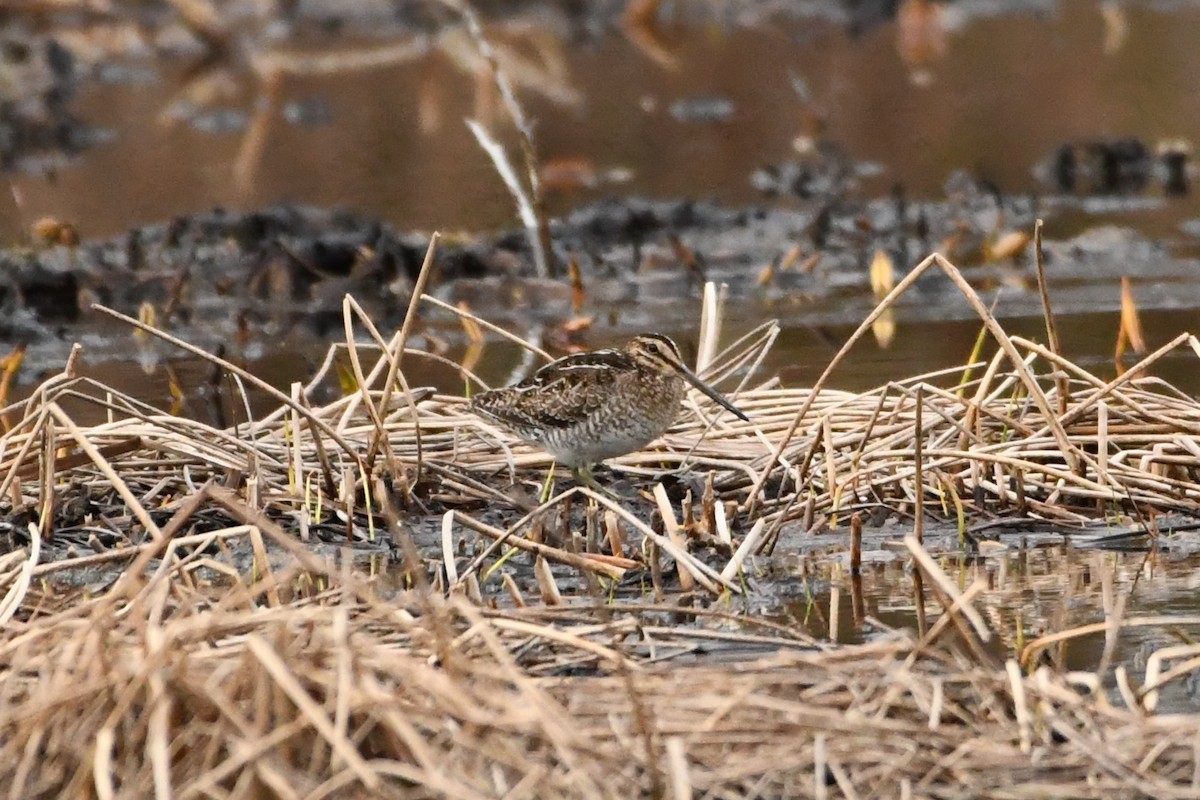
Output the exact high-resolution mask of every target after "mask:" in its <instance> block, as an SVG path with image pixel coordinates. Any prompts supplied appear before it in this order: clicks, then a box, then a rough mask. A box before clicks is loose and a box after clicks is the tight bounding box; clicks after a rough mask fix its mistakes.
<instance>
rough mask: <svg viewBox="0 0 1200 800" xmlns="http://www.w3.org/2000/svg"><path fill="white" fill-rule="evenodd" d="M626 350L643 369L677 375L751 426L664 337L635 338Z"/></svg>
mask: <svg viewBox="0 0 1200 800" xmlns="http://www.w3.org/2000/svg"><path fill="white" fill-rule="evenodd" d="M623 349H624V351H625V354H626V355H627V356H629V357H630V358H632V359H633V361H634V363H636V364H637V365H638V366H639V367H640V368H642V369H645V370H649V371H651V372H653V373H657V374H659V375H663V376H669V375H674V376H678V377H680V378H683V379H684V380H686V381H687V382H688V383H690V384H691V385H692V386H695V387H696V388H697V389H699V390H700V391H701V392H703V393H704V395H705V396H707V397H708V398H709V399H711V400H713V401H714V402H716V403H718V404H720V405H721V406H722V407H724V408H726V409H728V410H729V411H732V412H733V413H734V414H735V415H737V417H738V418H739V419H743V420H746V421H747V422H749V419H748V418H747V417H746V415H745V414H743V413H742V412H741V410H740V409H738V408H737V407H736V406H734V405H733V404H732V403H730V402H729V401H728V400H726V399H725V398H724V397H722V396H721V395H720V393H718V392H717V391H716V390H715V389H713V388H712V387H711V386H709V385H708V384H707V383H705V382H704V381H702V380H700V378H699V377H697V376H696V374H695V373H694V372H692V371H691V370H690V369H688V368H687V366H686V365H685V364H684V363H683V357H682V356H681V355H680V353H679V348H678V347H677V346H676V345H675V342H673V341H671V340H670V339H669V338H667V337H666V336H663V335H662V334H661V333H643V334H639V335H638V336H635V337H633V339H631V340H630V341H629V343H628V344H626V345H625V347H624V348H623Z"/></svg>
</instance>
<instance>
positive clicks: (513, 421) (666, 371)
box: [470, 333, 749, 487]
mask: <svg viewBox="0 0 1200 800" xmlns="http://www.w3.org/2000/svg"><path fill="white" fill-rule="evenodd" d="M689 383H690V384H691V385H692V386H695V387H696V388H697V389H699V390H700V391H701V392H703V393H704V394H705V395H707V396H708V397H709V398H711V399H712V400H714V401H715V402H717V403H719V404H720V405H721V406H723V407H724V408H726V409H728V410H729V411H732V412H733V413H734V414H736V415H737V416H738V417H739V418H741V419H743V420H747V421H749V420H748V418H747V417H746V415H745V414H743V413H742V412H741V411H739V410H738V409H737V408H736V407H734V406H733V404H731V403H730V402H729V401H728V400H726V399H725V398H723V397H721V395H720V394H718V393H717V392H716V391H715V390H714V389H713V388H712V387H710V386H709V385H708V384H706V383H704V381H702V380H700V379H699V378H698V377H696V375H695V374H694V373H693V372H692V371H691V370H689V369H688V368H687V367H686V366H684V364H683V360H682V358H681V357H680V355H679V348H678V347H676V346H675V343H674V342H673V341H671V340H670V339H668V338H667V337H666V336H663V335H661V334H657V333H644V334H641V335H640V336H637V337H635V338H633V339H632V340H630V341H629V343H627V344H626V345H625V346H624V347H622V348H619V349H612V350H593V351H592V352H590V353H578V354H576V355H570V356H566V357H565V358H560V359H558V360H557V361H552V362H551V363H549V364H547V365H546V366H544V367H542V368H541V369H539V370H538V371H537V372H535V373H534V374H533V375H531V376H530V377H528V378H526V379H525V380H523V381H521V382H520V383H517V384H515V385H513V386H509V387H507V388H505V389H492V390H491V391H487V392H480V393H479V394H477V395H475V396H474V397H472V398H471V404H470V407H471V410H472V411H474V412H475V413H476V414H478V415H479V416H481V417H483V418H484V419H487V420H490V421H491V422H494V423H496V424H497V425H499V426H500V427H501V428H504V429H505V430H507V431H510V432H512V433H514V434H516V435H517V436H519V437H521V438H522V439H524V440H525V441H527V442H530V443H532V444H536V445H538V446H539V447H541V448H542V449H543V450H545V451H547V452H548V453H550V454H551V455H552V456H554V458H555V459H556V460H557V461H558V462H559V463H561V464H566V465H567V466H569V467H571V470H572V473H573V474H574V475H575V479H576V480H577V481H579V482H580V483H583V484H585V485H588V486H592V487H595V486H596V482H595V480H593V479H592V472H591V468H592V465H593V464H597V463H599V462H601V461H604V460H605V459H607V458H615V457H616V456H620V455H624V454H626V453H631V452H633V451H634V450H638V449H640V448H642V447H645V446H646V445H648V444H649V443H650V442H652V441H654V440H655V439H657V438H658V437H659V436H661V435H662V434H663V433H664V432H665V431H666V430H667V428H669V427H670V426H671V423H673V422H674V421H675V418H676V417H677V416H678V415H679V404H680V402H681V401H682V400H683V397H684V395H685V394H686V393H687V385H688V384H689Z"/></svg>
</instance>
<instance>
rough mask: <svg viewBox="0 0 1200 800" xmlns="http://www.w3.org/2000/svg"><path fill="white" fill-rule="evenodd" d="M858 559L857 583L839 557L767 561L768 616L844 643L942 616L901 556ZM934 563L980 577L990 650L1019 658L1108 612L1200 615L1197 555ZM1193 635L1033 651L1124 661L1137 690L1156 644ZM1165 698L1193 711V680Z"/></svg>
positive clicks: (1175, 629) (1063, 552) (1154, 629)
mask: <svg viewBox="0 0 1200 800" xmlns="http://www.w3.org/2000/svg"><path fill="white" fill-rule="evenodd" d="M864 557H865V558H866V559H867V560H868V563H867V564H865V566H864V572H863V575H862V576H861V580H860V581H859V582H858V584H857V588H856V582H855V580H854V578H853V576H851V575H850V573H849V569H848V567H847V566H846V564H845V561H844V558H842V557H830V556H828V555H823V554H812V555H808V556H792V557H789V558H787V559H784V560H782V562H781V563H778V564H773V565H770V566H768V567H766V568H765V571H764V575H763V577H764V578H765V579H764V580H763V584H764V585H767V586H769V587H770V592H771V593H772V595H773V596H774V598H775V600H776V604H775V605H774V607H773V610H770V611H769V613H773V614H776V615H778V616H779V618H780V619H783V620H785V621H787V622H789V623H792V624H797V625H800V626H801V627H802V628H803V629H804V630H805V631H807V632H808V633H810V634H811V635H813V636H816V637H820V638H826V639H830V640H833V641H837V642H843V643H846V642H862V641H865V640H867V639H869V638H870V637H872V636H875V635H878V634H879V632H880V631H881V630H884V629H886V628H901V629H908V630H913V631H919V630H921V629H923V628H925V627H926V626H927V625H931V624H932V623H933V621H934V620H936V619H937V618H938V617H939V616H940V615H941V614H942V611H943V609H942V606H941V604H940V603H939V602H938V601H937V599H936V598H935V597H934V595H933V593H932V591H931V590H930V589H929V587H928V585H926V586H925V587H924V589H923V590H922V591H920V592H918V590H917V587H916V585H915V578H916V574H915V573H914V572H913V571H912V568H911V566H910V565H908V564H907V563H906V559H905V558H903V557H901V555H900V554H899V553H894V554H893V553H889V552H887V551H884V552H878V551H877V552H876V553H874V554H871V553H866V554H864ZM939 564H940V565H941V567H942V569H943V570H945V572H946V573H947V574H948V575H950V576H951V577H952V578H954V580H955V582H956V584H957V586H958V587H959V589H960V590H962V589H965V588H966V587H967V586H969V585H971V584H972V583H973V582H975V581H976V580H977V579H980V578H982V579H983V580H985V581H986V583H987V589H986V590H985V591H984V592H983V593H982V594H981V595H980V596H979V598H978V599H976V600H975V602H974V606H975V607H976V609H978V610H979V611H980V613H981V614H982V615H983V616H984V618H985V619H986V621H987V624H988V626H989V628H990V629H991V630H992V631H993V632H994V634H995V638H994V639H993V641H992V643H991V645H990V650H991V652H992V653H993V654H994V655H996V656H997V657H999V658H1001V659H1008V658H1020V656H1021V653H1022V650H1023V649H1024V648H1025V646H1026V645H1028V644H1029V643H1030V642H1032V641H1034V640H1036V639H1037V638H1038V637H1041V636H1045V635H1047V634H1051V633H1057V632H1063V631H1068V630H1070V629H1073V628H1079V627H1082V626H1085V625H1088V624H1090V623H1097V622H1105V621H1106V620H1107V619H1109V618H1110V617H1113V616H1115V617H1117V618H1120V619H1124V620H1134V619H1136V618H1138V617H1145V616H1156V615H1165V616H1178V617H1180V618H1181V619H1182V618H1185V617H1189V618H1190V621H1191V622H1192V623H1194V622H1195V620H1196V619H1197V615H1200V600H1198V599H1197V595H1196V589H1197V587H1198V586H1200V578H1198V577H1197V575H1200V556H1198V555H1195V554H1192V555H1187V556H1182V557H1173V556H1172V555H1171V554H1170V553H1164V552H1158V551H1152V552H1148V553H1144V552H1137V553H1114V552H1096V551H1085V550H1076V549H1073V548H1071V547H1070V546H1069V545H1065V546H1064V545H1055V546H1046V547H1030V548H1022V547H1020V546H1018V545H1016V544H1014V545H1013V546H1011V547H1009V548H1007V549H1006V550H1004V551H1003V552H999V553H997V554H995V555H993V556H989V557H986V558H979V557H971V558H965V557H962V556H959V555H947V556H943V557H941V558H940V559H939ZM922 617H923V618H924V620H922ZM1196 633H1197V631H1196V625H1195V624H1181V625H1179V626H1171V625H1170V624H1162V625H1147V626H1138V627H1126V628H1122V629H1121V630H1120V632H1119V635H1118V636H1117V637H1116V638H1115V640H1114V641H1113V643H1112V645H1111V650H1110V652H1109V653H1108V654H1107V655H1106V654H1105V649H1106V635H1105V632H1104V631H1103V630H1098V631H1095V632H1092V633H1087V634H1085V635H1081V636H1077V637H1072V638H1070V639H1067V640H1065V641H1063V642H1061V643H1059V644H1053V645H1050V646H1048V647H1046V648H1045V649H1044V650H1042V651H1041V652H1040V655H1039V656H1038V658H1039V663H1050V664H1053V665H1054V666H1055V667H1056V668H1058V669H1066V670H1087V671H1092V670H1096V669H1097V668H1098V667H1100V666H1101V665H1102V663H1106V664H1107V666H1108V667H1116V666H1124V667H1125V668H1126V669H1127V670H1128V671H1129V673H1130V676H1131V677H1132V678H1133V679H1134V681H1135V683H1134V685H1135V687H1136V686H1137V685H1140V684H1141V682H1142V681H1143V680H1144V677H1145V671H1146V666H1147V662H1148V660H1149V659H1150V657H1151V656H1152V655H1153V654H1154V653H1155V652H1156V651H1158V650H1160V649H1162V648H1165V647H1169V646H1172V645H1179V644H1183V643H1191V642H1194V641H1195V638H1196ZM950 635H951V636H952V634H950ZM1106 659H1107V661H1106ZM1109 677H1110V679H1111V675H1110V676H1109ZM1161 702H1162V703H1163V706H1161V707H1160V708H1161V709H1162V710H1182V709H1185V708H1186V709H1190V710H1195V709H1198V708H1200V685H1197V681H1196V678H1195V676H1192V677H1191V678H1189V680H1187V681H1177V682H1175V683H1173V684H1172V685H1171V686H1170V687H1169V689H1168V690H1165V691H1164V692H1163V697H1162V700H1161Z"/></svg>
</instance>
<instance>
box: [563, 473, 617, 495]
mask: <svg viewBox="0 0 1200 800" xmlns="http://www.w3.org/2000/svg"><path fill="white" fill-rule="evenodd" d="M571 476H572V477H573V478H575V482H576V483H578V484H579V485H580V486H586V487H587V488H589V489H592V490H593V491H596V492H599V493H600V494H602V495H604V496H605V497H610V498H612V499H613V500H619V499H620V498H619V497H617V495H615V494H613V493H612V492H610V491H609V490H608V489H606V488H604V487H603V486H601V485H600V484H599V483H597V482H596V478H595V477H594V476H593V475H592V465H591V464H583V465H580V466H578V467H574V468H573V469H572V470H571Z"/></svg>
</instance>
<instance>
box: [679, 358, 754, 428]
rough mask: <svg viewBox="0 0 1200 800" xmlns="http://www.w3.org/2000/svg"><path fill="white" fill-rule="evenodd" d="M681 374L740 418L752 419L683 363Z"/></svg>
mask: <svg viewBox="0 0 1200 800" xmlns="http://www.w3.org/2000/svg"><path fill="white" fill-rule="evenodd" d="M679 374H681V375H683V377H685V378H687V382H688V383H690V384H691V385H692V386H695V387H696V388H697V389H699V390H700V391H702V392H704V394H705V396H706V397H708V398H710V399H711V400H712V401H713V402H715V403H719V404H720V405H721V406H723V407H724V408H726V409H728V410H729V411H732V412H733V413H734V414H736V415H737V417H738V419H741V420H745V421H746V422H749V421H750V418H749V417H747V416H746V415H745V414H743V413H742V411H741V409H739V408H738V407H737V406H735V405H734V404H733V403H731V402H729V401H728V400H726V399H725V398H724V397H722V396H721V393H720V392H718V391H717V390H716V389H714V388H712V387H711V386H709V385H708V384H707V383H705V382H704V381H702V380H700V378H699V377H698V376H697V375H696V373H694V372H692V371H691V370H690V369H688V368H687V367H685V366H683V365H682V364H680V365H679Z"/></svg>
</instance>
